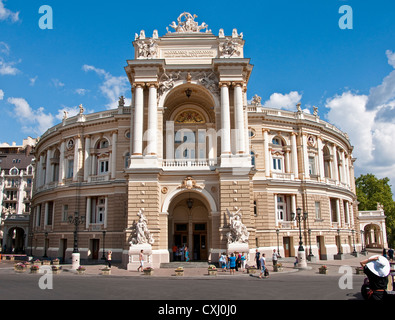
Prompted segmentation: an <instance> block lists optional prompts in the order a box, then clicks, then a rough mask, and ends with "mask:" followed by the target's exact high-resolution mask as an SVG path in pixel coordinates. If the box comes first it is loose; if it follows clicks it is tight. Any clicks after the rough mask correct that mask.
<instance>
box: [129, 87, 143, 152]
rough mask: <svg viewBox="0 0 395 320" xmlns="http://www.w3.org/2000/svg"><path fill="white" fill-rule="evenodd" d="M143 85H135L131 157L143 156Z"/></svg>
mask: <svg viewBox="0 0 395 320" xmlns="http://www.w3.org/2000/svg"><path fill="white" fill-rule="evenodd" d="M143 86H144V84H143V83H136V84H135V100H134V123H133V153H132V156H142V155H143V122H144V89H143Z"/></svg>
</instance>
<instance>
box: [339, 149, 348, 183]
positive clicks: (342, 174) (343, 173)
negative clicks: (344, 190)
mask: <svg viewBox="0 0 395 320" xmlns="http://www.w3.org/2000/svg"><path fill="white" fill-rule="evenodd" d="M340 156H341V159H342V173H341V175H340V176H341V182H344V183H347V179H346V159H345V157H344V150H342V151H341V152H340Z"/></svg>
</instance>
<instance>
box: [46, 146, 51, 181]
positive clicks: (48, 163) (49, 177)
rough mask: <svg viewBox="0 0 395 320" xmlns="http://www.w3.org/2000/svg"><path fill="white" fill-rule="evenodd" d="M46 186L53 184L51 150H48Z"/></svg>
mask: <svg viewBox="0 0 395 320" xmlns="http://www.w3.org/2000/svg"><path fill="white" fill-rule="evenodd" d="M45 167H46V169H45V184H48V183H50V182H51V172H52V170H51V150H50V149H48V150H47V163H46V165H45Z"/></svg>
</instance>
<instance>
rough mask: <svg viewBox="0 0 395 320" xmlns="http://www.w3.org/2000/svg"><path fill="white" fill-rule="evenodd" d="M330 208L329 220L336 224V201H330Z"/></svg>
mask: <svg viewBox="0 0 395 320" xmlns="http://www.w3.org/2000/svg"><path fill="white" fill-rule="evenodd" d="M330 206H331V208H330V209H331V218H332V222H338V221H337V205H336V199H330Z"/></svg>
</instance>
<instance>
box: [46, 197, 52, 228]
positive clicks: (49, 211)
mask: <svg viewBox="0 0 395 320" xmlns="http://www.w3.org/2000/svg"><path fill="white" fill-rule="evenodd" d="M52 216H53V201H49V202H48V212H47V221H45V225H47V226H50V225H52Z"/></svg>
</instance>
